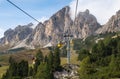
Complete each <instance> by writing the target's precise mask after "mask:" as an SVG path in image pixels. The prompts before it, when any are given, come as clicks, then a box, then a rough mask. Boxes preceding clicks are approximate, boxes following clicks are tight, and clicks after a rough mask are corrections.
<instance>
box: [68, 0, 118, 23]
mask: <svg viewBox="0 0 120 79" xmlns="http://www.w3.org/2000/svg"><path fill="white" fill-rule="evenodd" d="M76 1H77V0H73V1H72V2H71V3H70V5H69V6H70V7H71V10H70V14H71V18H72V19H74V17H75V6H76ZM86 9H89V10H90V13H91V14H93V15H95V16H96V18H97V20H98V22H99V23H101V24H105V23H106V22H107V21H108V20H109V18H110V17H111V16H112V15H114V14H115V13H116V11H118V10H120V0H79V2H78V11H77V13H78V12H83V11H85V10H86Z"/></svg>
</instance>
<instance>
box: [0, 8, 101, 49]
mask: <svg viewBox="0 0 120 79" xmlns="http://www.w3.org/2000/svg"><path fill="white" fill-rule="evenodd" d="M69 10H70V7H68V6H66V7H64V8H62V9H61V10H60V11H58V12H57V13H55V14H54V15H53V16H51V17H50V18H49V19H48V20H46V21H45V22H44V23H39V24H38V25H37V26H36V27H35V28H34V29H32V28H30V27H29V26H32V24H28V25H25V26H20V25H19V26H18V27H16V28H15V29H14V30H12V29H9V30H7V31H6V32H5V33H4V37H3V38H2V39H0V44H11V45H13V46H15V45H16V44H17V45H18V46H17V47H21V46H20V45H24V46H29V47H31V46H34V47H36V46H41V47H42V46H44V45H46V44H48V43H49V42H52V43H56V42H58V41H60V40H62V39H63V38H64V37H63V34H64V33H67V32H68V29H69V30H70V33H71V34H73V36H74V38H86V37H88V36H90V35H93V34H94V33H95V31H96V30H97V29H98V28H99V27H100V24H99V23H98V22H97V20H96V18H95V17H94V16H93V15H92V14H90V12H89V10H86V11H85V12H80V13H79V14H78V15H77V16H76V18H75V20H74V21H73V20H72V19H71V17H70V14H69Z"/></svg>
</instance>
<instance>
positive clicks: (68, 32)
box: [64, 0, 78, 64]
mask: <svg viewBox="0 0 120 79" xmlns="http://www.w3.org/2000/svg"><path fill="white" fill-rule="evenodd" d="M77 7H78V0H77V1H76V7H75V18H76V15H77ZM75 18H74V21H73V26H74V24H75V23H74V22H75ZM72 37H73V35H72V34H71V30H70V26H69V27H68V30H67V33H65V34H64V38H66V42H67V64H70V59H71V50H70V49H71V46H70V41H71V39H72Z"/></svg>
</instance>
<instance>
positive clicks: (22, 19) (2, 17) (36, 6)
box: [0, 0, 72, 37]
mask: <svg viewBox="0 0 120 79" xmlns="http://www.w3.org/2000/svg"><path fill="white" fill-rule="evenodd" d="M10 1H12V2H13V3H15V4H16V5H18V6H19V7H20V8H22V9H23V10H24V11H26V12H27V13H29V14H30V15H32V16H33V17H35V18H36V19H37V20H39V21H41V20H44V19H46V18H49V17H50V16H52V15H53V14H54V13H55V12H57V11H58V10H60V9H61V8H63V7H64V6H67V5H69V3H70V2H71V1H72V0H10ZM30 22H34V20H33V19H31V18H30V17H28V16H27V15H25V14H24V13H23V12H21V11H20V10H18V9H17V8H16V7H14V6H13V5H11V4H10V3H8V2H7V1H6V0H0V37H1V36H3V32H4V31H5V30H7V29H9V28H15V27H16V26H17V25H24V24H28V23H30Z"/></svg>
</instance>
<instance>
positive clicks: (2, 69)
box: [0, 66, 8, 78]
mask: <svg viewBox="0 0 120 79" xmlns="http://www.w3.org/2000/svg"><path fill="white" fill-rule="evenodd" d="M7 68H8V66H3V67H0V78H1V77H2V75H3V74H4V73H5V72H6V70H7Z"/></svg>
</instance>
